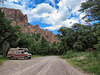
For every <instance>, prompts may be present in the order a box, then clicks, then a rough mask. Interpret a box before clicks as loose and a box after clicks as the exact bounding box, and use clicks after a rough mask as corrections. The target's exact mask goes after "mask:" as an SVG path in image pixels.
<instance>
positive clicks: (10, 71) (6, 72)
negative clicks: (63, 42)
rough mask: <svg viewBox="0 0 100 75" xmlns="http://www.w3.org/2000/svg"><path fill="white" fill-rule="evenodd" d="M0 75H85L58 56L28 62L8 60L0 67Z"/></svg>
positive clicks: (33, 59)
mask: <svg viewBox="0 0 100 75" xmlns="http://www.w3.org/2000/svg"><path fill="white" fill-rule="evenodd" d="M0 75H87V74H85V73H82V72H81V71H79V70H78V69H76V68H74V67H72V66H71V65H70V64H69V63H67V62H66V60H64V59H61V58H60V57H58V56H46V57H36V58H32V59H30V60H9V61H6V62H5V63H4V64H3V65H1V66H0Z"/></svg>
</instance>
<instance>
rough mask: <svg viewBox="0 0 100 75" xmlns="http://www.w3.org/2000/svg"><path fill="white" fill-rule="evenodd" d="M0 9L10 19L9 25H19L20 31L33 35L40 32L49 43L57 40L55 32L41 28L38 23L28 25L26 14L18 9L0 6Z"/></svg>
mask: <svg viewBox="0 0 100 75" xmlns="http://www.w3.org/2000/svg"><path fill="white" fill-rule="evenodd" d="M1 11H2V12H4V13H5V16H6V18H7V19H9V20H11V21H12V22H11V25H13V26H15V25H19V26H20V27H21V30H22V32H24V33H26V34H30V35H34V34H36V33H41V37H44V38H45V39H46V40H48V41H50V42H51V43H53V42H55V41H56V42H57V41H58V38H57V37H55V34H53V33H52V31H48V30H47V29H46V30H44V29H41V28H40V27H39V25H30V24H29V23H28V20H27V15H26V14H25V15H24V14H23V13H22V12H21V10H19V9H9V8H1Z"/></svg>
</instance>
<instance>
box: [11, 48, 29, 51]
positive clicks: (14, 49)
mask: <svg viewBox="0 0 100 75" xmlns="http://www.w3.org/2000/svg"><path fill="white" fill-rule="evenodd" d="M12 50H13V51H16V50H27V51H28V48H10V51H12Z"/></svg>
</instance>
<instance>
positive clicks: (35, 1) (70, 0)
mask: <svg viewBox="0 0 100 75" xmlns="http://www.w3.org/2000/svg"><path fill="white" fill-rule="evenodd" d="M85 1H86V0H6V1H4V4H2V3H0V7H7V8H14V9H20V10H21V11H22V13H23V14H27V16H28V22H29V23H30V24H31V25H36V24H38V25H39V26H40V28H42V29H48V30H49V31H52V32H53V33H55V34H57V30H58V29H59V28H60V27H62V26H65V27H71V26H72V25H73V24H74V23H81V24H84V23H85V21H84V20H83V19H82V17H83V16H84V15H85V13H81V12H79V11H78V10H79V9H81V3H83V2H85Z"/></svg>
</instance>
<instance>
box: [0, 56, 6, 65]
mask: <svg viewBox="0 0 100 75" xmlns="http://www.w3.org/2000/svg"><path fill="white" fill-rule="evenodd" d="M7 60H8V58H6V57H3V56H2V55H0V65H1V64H3V62H4V61H7Z"/></svg>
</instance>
